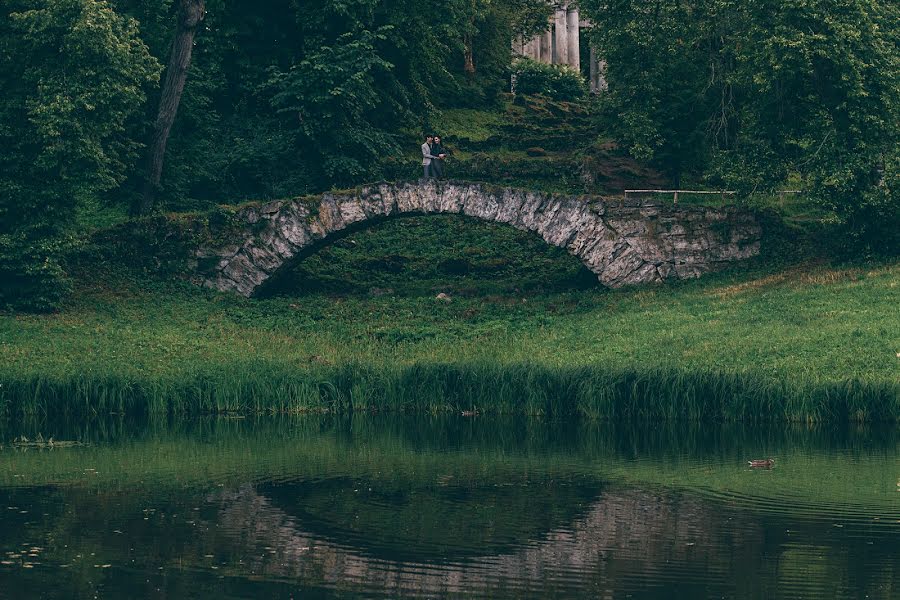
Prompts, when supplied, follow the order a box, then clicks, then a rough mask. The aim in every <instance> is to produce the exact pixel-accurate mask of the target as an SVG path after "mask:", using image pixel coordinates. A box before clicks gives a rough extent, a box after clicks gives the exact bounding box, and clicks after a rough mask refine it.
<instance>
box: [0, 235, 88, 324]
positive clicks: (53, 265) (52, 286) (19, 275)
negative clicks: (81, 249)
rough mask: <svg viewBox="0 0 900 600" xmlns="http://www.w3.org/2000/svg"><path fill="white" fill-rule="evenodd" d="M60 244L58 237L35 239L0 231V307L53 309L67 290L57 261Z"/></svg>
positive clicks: (39, 310)
mask: <svg viewBox="0 0 900 600" xmlns="http://www.w3.org/2000/svg"><path fill="white" fill-rule="evenodd" d="M64 246H65V244H64V242H62V241H61V240H60V238H44V239H40V240H37V241H35V240H29V239H27V238H26V237H25V236H24V235H0V307H7V308H12V309H13V310H20V311H31V312H46V311H51V310H53V309H55V308H56V307H57V306H58V305H59V303H60V301H61V300H62V299H63V298H64V297H65V296H66V295H67V294H68V293H69V291H70V290H71V282H70V281H69V278H68V276H67V275H66V272H65V270H64V269H63V267H62V265H61V264H60V262H59V257H60V255H61V254H62V253H63V252H62V250H63V247H64Z"/></svg>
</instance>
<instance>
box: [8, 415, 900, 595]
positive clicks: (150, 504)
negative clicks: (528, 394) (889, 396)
mask: <svg viewBox="0 0 900 600" xmlns="http://www.w3.org/2000/svg"><path fill="white" fill-rule="evenodd" d="M38 434H41V435H42V436H44V437H49V436H50V435H53V436H54V438H55V439H56V440H60V439H63V440H75V441H79V442H83V443H84V445H81V446H75V447H63V448H59V447H57V448H53V449H38V448H28V449H26V448H23V447H19V446H16V445H14V444H13V443H12V442H13V440H14V439H15V438H17V437H18V436H21V435H26V436H27V437H28V438H29V439H34V438H35V437H36V436H37V435H38ZM0 443H2V445H3V448H2V449H0V563H2V564H0V598H94V597H99V598H198V597H208V598H319V597H321V598H351V597H400V596H403V597H420V598H443V597H447V598H459V597H476V598H487V597H489V598H550V597H567V598H568V597H571V598H660V599H661V598H791V599H796V598H900V432H898V430H897V428H887V429H878V428H864V429H856V428H850V429H809V428H805V427H790V426H783V425H780V426H768V427H721V426H705V427H696V426H687V425H677V426H674V425H661V424H644V425H640V426H622V425H619V426H613V425H610V424H596V423H576V422H547V421H541V420H527V419H519V420H516V419H511V420H503V419H495V418H485V417H475V418H464V417H452V418H422V417H418V418H408V417H397V416H394V417H384V416H356V417H353V418H336V417H303V418H294V419H287V418H285V419H275V418H272V419H209V420H202V421H192V422H186V423H185V422H173V423H165V422H149V423H129V422H125V421H97V422H92V423H87V424H83V423H81V424H65V423H61V424H49V423H28V424H20V425H15V426H13V425H5V426H3V427H2V428H0ZM769 456H772V457H775V460H776V462H775V466H774V468H772V469H771V470H756V469H750V468H748V466H747V460H748V459H753V458H765V457H769Z"/></svg>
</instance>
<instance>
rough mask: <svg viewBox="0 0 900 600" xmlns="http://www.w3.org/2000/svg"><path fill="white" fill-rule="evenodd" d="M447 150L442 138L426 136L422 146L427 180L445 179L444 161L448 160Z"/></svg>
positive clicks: (423, 165)
mask: <svg viewBox="0 0 900 600" xmlns="http://www.w3.org/2000/svg"><path fill="white" fill-rule="evenodd" d="M447 154H448V152H447V150H445V149H444V146H443V144H441V136H439V135H432V134H430V133H429V134H426V135H425V143H424V144H422V170H423V171H424V173H425V179H443V177H444V159H445V158H447Z"/></svg>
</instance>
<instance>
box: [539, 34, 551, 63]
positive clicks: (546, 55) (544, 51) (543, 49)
mask: <svg viewBox="0 0 900 600" xmlns="http://www.w3.org/2000/svg"><path fill="white" fill-rule="evenodd" d="M540 40H541V42H540V53H539V55H538V56H539V60H540V61H541V62H542V63H547V64H548V65H549V64H550V63H552V62H553V34H552V33H551V30H550V29H548V30H547V31H545V32H544V33H542V34H541V38H540Z"/></svg>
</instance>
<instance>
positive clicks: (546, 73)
mask: <svg viewBox="0 0 900 600" xmlns="http://www.w3.org/2000/svg"><path fill="white" fill-rule="evenodd" d="M512 75H513V77H514V78H515V82H516V83H515V89H516V93H519V94H542V95H544V96H548V97H550V98H553V99H554V100H567V101H572V100H577V99H578V98H582V97H583V96H584V95H585V93H586V92H587V87H586V86H585V82H584V78H583V77H582V76H581V75H580V74H579V73H578V72H577V71H575V70H574V69H571V68H569V67H567V66H563V65H548V64H544V63H541V62H537V61H534V60H530V59H527V58H524V59H521V60H518V61H516V62H515V63H514V64H513V67H512Z"/></svg>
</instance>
